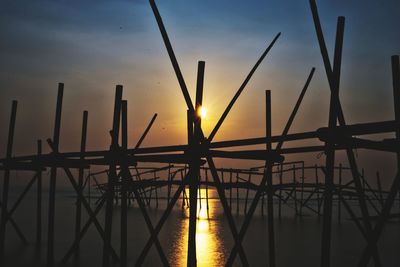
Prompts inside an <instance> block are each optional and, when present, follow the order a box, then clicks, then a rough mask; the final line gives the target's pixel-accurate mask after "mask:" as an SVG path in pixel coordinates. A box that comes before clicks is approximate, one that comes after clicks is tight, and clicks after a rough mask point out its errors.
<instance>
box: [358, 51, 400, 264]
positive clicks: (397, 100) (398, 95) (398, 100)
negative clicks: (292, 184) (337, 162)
mask: <svg viewBox="0 0 400 267" xmlns="http://www.w3.org/2000/svg"><path fill="white" fill-rule="evenodd" d="M391 59H392V83H393V98H394V115H395V120H396V121H397V122H400V60H399V56H392V58H391ZM396 139H397V141H398V140H399V139H400V129H397V130H396ZM396 157H397V168H398V170H397V175H396V177H395V179H394V181H393V183H392V185H391V187H390V191H389V194H388V196H387V198H386V201H385V203H384V205H383V208H382V212H381V214H380V216H379V219H378V222H377V223H376V225H375V228H374V230H373V232H372V235H371V237H370V239H369V242H368V245H367V247H366V248H365V249H364V251H363V254H362V257H361V260H360V262H359V264H358V266H367V264H368V261H369V259H370V257H371V256H370V255H371V251H372V250H373V249H374V247H376V243H377V242H378V239H379V237H380V235H381V233H382V231H383V228H384V226H385V223H386V221H387V218H388V216H389V214H390V210H391V208H392V206H393V203H394V201H395V199H396V195H397V192H398V191H399V189H400V177H399V170H400V152H397V154H396Z"/></svg>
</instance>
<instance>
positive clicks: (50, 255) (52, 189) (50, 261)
mask: <svg viewBox="0 0 400 267" xmlns="http://www.w3.org/2000/svg"><path fill="white" fill-rule="evenodd" d="M63 93H64V84H63V83H59V84H58V95H57V106H56V118H55V124H54V134H53V144H54V151H53V154H57V153H58V145H59V142H60V128H61V111H62V100H63ZM56 177H57V168H56V167H52V168H51V170H50V186H49V211H48V216H49V217H48V226H47V227H48V231H47V266H48V267H52V266H54V218H55V194H56Z"/></svg>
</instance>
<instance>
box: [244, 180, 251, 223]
mask: <svg viewBox="0 0 400 267" xmlns="http://www.w3.org/2000/svg"><path fill="white" fill-rule="evenodd" d="M248 183H249V184H248V186H247V189H246V200H245V202H244V214H245V215H246V213H247V201H248V199H249V191H250V183H251V172H250V173H249V180H248Z"/></svg>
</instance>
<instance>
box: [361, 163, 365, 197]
mask: <svg viewBox="0 0 400 267" xmlns="http://www.w3.org/2000/svg"><path fill="white" fill-rule="evenodd" d="M361 177H362V181H363V191H364V194H365V176H364V168H362V169H361Z"/></svg>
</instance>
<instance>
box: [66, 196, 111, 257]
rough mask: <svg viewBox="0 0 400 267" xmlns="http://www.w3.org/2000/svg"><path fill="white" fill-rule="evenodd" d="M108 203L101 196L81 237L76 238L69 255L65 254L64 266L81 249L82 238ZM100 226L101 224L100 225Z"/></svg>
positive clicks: (81, 231)
mask: <svg viewBox="0 0 400 267" xmlns="http://www.w3.org/2000/svg"><path fill="white" fill-rule="evenodd" d="M105 202H106V197H105V196H104V195H103V196H101V199H100V202H99V204H98V205H97V207H96V209H95V210H94V211H93V213H91V214H89V219H88V220H87V222H86V223H85V224H84V225H83V227H82V228H81V230H80V232H79V236H78V237H77V238H75V240H74V242H73V243H72V245H71V247H70V248H69V249H68V251H67V253H65V255H64V257H63V258H62V260H61V263H62V264H65V263H67V261H68V260H69V258H70V257H71V256H72V254H73V253H74V251H76V249H78V247H79V242H80V241H81V240H82V238H83V237H84V235H85V234H86V232H87V230H88V229H89V227H90V225H91V224H92V223H94V220H97V219H96V217H97V214H98V213H99V212H100V210H101V209H102V207H103V205H104V203H105ZM99 225H100V224H99Z"/></svg>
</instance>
